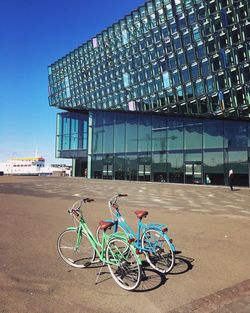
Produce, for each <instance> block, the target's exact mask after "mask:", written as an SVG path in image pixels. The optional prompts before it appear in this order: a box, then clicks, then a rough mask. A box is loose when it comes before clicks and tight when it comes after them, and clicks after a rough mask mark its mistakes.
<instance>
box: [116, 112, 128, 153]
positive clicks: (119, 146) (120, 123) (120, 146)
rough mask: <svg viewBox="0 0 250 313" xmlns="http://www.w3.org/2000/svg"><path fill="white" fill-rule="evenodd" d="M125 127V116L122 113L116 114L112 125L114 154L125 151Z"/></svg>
mask: <svg viewBox="0 0 250 313" xmlns="http://www.w3.org/2000/svg"><path fill="white" fill-rule="evenodd" d="M125 125H126V116H125V114H122V113H116V115H115V125H114V152H115V153H116V152H124V151H125Z"/></svg>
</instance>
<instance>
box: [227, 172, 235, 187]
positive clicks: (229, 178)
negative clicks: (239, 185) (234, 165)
mask: <svg viewBox="0 0 250 313" xmlns="http://www.w3.org/2000/svg"><path fill="white" fill-rule="evenodd" d="M233 178H234V172H233V170H232V169H231V170H230V171H229V173H228V183H229V186H230V189H231V190H232V191H233V190H234V189H233Z"/></svg>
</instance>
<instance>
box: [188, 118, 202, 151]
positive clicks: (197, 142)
mask: <svg viewBox="0 0 250 313" xmlns="http://www.w3.org/2000/svg"><path fill="white" fill-rule="evenodd" d="M184 131H185V134H184V142H185V143H184V147H185V149H202V123H201V122H199V121H198V120H193V119H185V120H184Z"/></svg>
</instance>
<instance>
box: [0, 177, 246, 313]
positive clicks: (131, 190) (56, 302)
mask: <svg viewBox="0 0 250 313" xmlns="http://www.w3.org/2000/svg"><path fill="white" fill-rule="evenodd" d="M116 193H127V194H128V197H126V198H122V199H121V201H120V208H121V210H122V212H123V215H124V216H125V217H126V219H127V220H128V222H129V223H130V224H131V225H132V226H133V228H135V225H136V217H135V214H134V213H133V212H134V211H135V210H137V209H147V210H148V211H149V216H148V218H147V220H148V222H160V223H166V225H167V226H168V228H169V234H170V236H171V237H172V238H173V240H174V243H175V246H176V248H177V250H180V251H181V253H180V254H178V255H177V261H176V266H175V268H174V269H173V271H172V272H171V273H170V274H168V275H159V273H157V272H156V271H154V270H152V269H151V268H150V267H147V266H146V267H145V277H144V278H143V281H142V283H141V285H140V287H139V288H138V290H137V291H136V292H126V291H124V290H122V289H121V288H119V287H118V285H116V284H115V282H114V281H113V279H112V278H111V275H110V274H109V272H108V269H107V268H105V269H104V274H103V275H101V276H100V279H99V282H98V284H97V285H95V279H96V274H97V272H98V270H99V268H97V267H96V266H93V267H92V268H88V269H82V270H79V269H74V268H71V267H69V266H68V265H67V264H66V263H63V261H62V260H61V259H60V257H59V256H58V254H57V250H56V240H57V237H58V235H59V234H60V232H61V231H62V230H64V229H65V228H66V227H68V226H71V224H72V221H71V219H70V216H69V215H68V214H67V208H68V207H70V205H71V204H72V203H73V202H74V201H76V200H77V199H79V198H81V197H92V198H94V199H95V202H93V203H90V204H88V205H86V206H85V209H84V214H85V217H86V221H87V222H88V223H89V225H90V228H91V229H92V230H93V231H94V230H95V228H96V226H97V224H98V221H99V220H101V219H104V218H109V211H108V206H107V202H108V200H109V198H110V197H111V196H112V195H114V194H116ZM0 216H1V218H0V250H1V254H0V264H1V271H0V293H1V296H0V312H1V313H13V312H17V313H19V312H20V313H26V312H27V313H33V312H37V313H45V312H46V313H52V312H53V313H57V312H60V313H64V312H65V313H66V312H67V313H68V312H70V311H71V312H74V313H78V312H81V313H83V312H84V313H85V312H87V313H88V312H96V313H104V312H129V313H133V312H135V313H137V312H153V313H158V312H159V313H162V312H171V313H189V312H190V313H191V312H196V313H206V312H216V313H229V312H231V313H249V312H250V266H249V257H250V232H249V226H250V189H247V188H236V189H235V191H233V192H232V191H230V190H229V188H228V187H218V186H196V185H177V184H165V183H144V182H127V181H104V180H88V179H83V178H72V177H11V176H2V177H0Z"/></svg>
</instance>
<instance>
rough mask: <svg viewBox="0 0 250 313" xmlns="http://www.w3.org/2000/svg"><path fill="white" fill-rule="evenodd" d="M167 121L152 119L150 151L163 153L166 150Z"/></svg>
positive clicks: (160, 118)
mask: <svg viewBox="0 0 250 313" xmlns="http://www.w3.org/2000/svg"><path fill="white" fill-rule="evenodd" d="M166 123H167V119H166V118H164V117H160V116H153V117H152V150H153V151H164V150H166V149H167V139H166V137H167V127H166V126H167V124H166Z"/></svg>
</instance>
